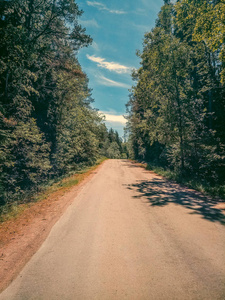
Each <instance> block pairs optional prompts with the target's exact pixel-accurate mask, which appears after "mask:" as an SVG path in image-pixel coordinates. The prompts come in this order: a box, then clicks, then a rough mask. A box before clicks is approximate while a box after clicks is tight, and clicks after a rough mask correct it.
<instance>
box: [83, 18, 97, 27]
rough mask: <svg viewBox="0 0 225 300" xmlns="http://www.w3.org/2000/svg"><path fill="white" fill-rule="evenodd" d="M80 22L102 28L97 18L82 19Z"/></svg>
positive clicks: (85, 25) (87, 25) (86, 25)
mask: <svg viewBox="0 0 225 300" xmlns="http://www.w3.org/2000/svg"><path fill="white" fill-rule="evenodd" d="M80 23H81V25H83V26H84V27H96V28H100V26H99V25H98V23H97V21H96V20H95V19H92V20H80Z"/></svg>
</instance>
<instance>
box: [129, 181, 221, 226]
mask: <svg viewBox="0 0 225 300" xmlns="http://www.w3.org/2000/svg"><path fill="white" fill-rule="evenodd" d="M128 189H131V190H135V191H136V192H137V195H136V196H134V198H143V197H144V198H145V199H147V201H148V202H149V203H150V204H151V206H158V207H160V206H165V205H168V204H169V203H175V204H177V205H182V206H185V207H186V208H187V209H190V210H191V211H192V212H191V214H198V215H201V216H202V217H203V218H204V219H206V220H208V221H211V222H216V221H217V222H220V223H221V224H223V225H225V215H224V214H223V210H222V209H220V208H217V207H216V205H217V204H219V202H220V200H217V199H212V198H209V197H205V196H203V195H201V194H200V193H198V192H195V191H192V190H190V189H188V188H186V187H183V186H181V185H179V184H176V183H171V182H169V181H167V180H164V179H163V178H157V177H156V178H153V179H152V180H150V181H143V180H140V181H137V183H136V184H131V185H128Z"/></svg>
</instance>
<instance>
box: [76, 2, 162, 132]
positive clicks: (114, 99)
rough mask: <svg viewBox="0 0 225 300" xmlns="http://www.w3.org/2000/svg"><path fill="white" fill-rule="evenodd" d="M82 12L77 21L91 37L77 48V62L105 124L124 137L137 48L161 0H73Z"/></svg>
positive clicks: (136, 63)
mask: <svg viewBox="0 0 225 300" xmlns="http://www.w3.org/2000/svg"><path fill="white" fill-rule="evenodd" d="M76 2H77V4H78V6H79V8H80V9H82V10H83V11H84V13H83V15H82V17H81V18H80V19H79V23H80V24H81V25H82V26H83V27H85V28H86V33H87V34H89V35H90V36H91V37H92V38H93V43H92V45H91V46H89V47H88V48H82V49H81V50H80V51H79V54H78V59H79V62H80V64H81V66H82V68H83V70H84V72H85V73H86V74H87V76H88V78H89V88H91V89H92V97H93V99H94V100H95V101H94V103H93V106H94V107H95V108H97V109H99V111H100V112H103V113H104V115H105V117H106V125H107V127H108V128H110V127H112V128H113V129H114V130H117V131H118V132H119V134H120V136H121V137H122V136H123V127H124V126H125V122H126V120H125V119H124V117H123V116H124V115H125V114H126V106H125V105H126V103H127V102H128V101H129V94H130V91H129V90H130V89H131V87H132V85H133V84H134V82H133V81H132V77H131V73H132V70H134V69H137V68H139V67H140V59H139V58H138V57H137V56H136V51H137V50H141V51H142V43H143V38H144V34H145V33H146V32H148V31H150V30H151V29H152V28H153V27H154V25H155V20H156V18H157V14H158V12H159V11H160V8H161V6H162V5H163V0H139V1H137V0H123V1H121V0H113V1H112V0H99V1H92V0H76Z"/></svg>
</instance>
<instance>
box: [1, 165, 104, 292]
mask: <svg viewBox="0 0 225 300" xmlns="http://www.w3.org/2000/svg"><path fill="white" fill-rule="evenodd" d="M101 163H102V161H101V162H100V166H99V163H98V164H97V165H95V166H93V167H91V168H89V169H88V170H85V171H83V172H82V173H80V174H76V175H73V176H71V177H69V178H66V179H63V180H62V181H61V182H59V183H57V184H55V185H53V186H52V187H50V188H49V189H48V190H46V191H45V192H44V193H42V194H40V197H39V200H38V201H37V202H32V203H29V204H21V205H18V206H15V207H14V211H11V212H10V214H9V216H7V215H5V216H4V222H1V223H0V249H1V250H0V292H1V291H2V290H3V289H4V288H6V286H7V285H8V284H9V283H10V282H11V281H12V280H13V279H14V278H15V277H16V276H17V275H18V274H19V272H20V270H21V269H22V268H23V266H24V265H25V264H26V263H27V262H28V260H29V259H30V258H31V257H32V255H33V254H34V253H35V252H36V251H37V250H38V248H39V247H40V246H41V244H42V242H43V241H44V240H45V239H46V237H47V236H48V234H49V232H50V230H51V228H52V227H53V225H54V224H55V223H56V222H57V220H58V219H59V218H60V217H61V215H62V214H63V213H64V212H65V210H66V209H67V207H68V206H69V205H70V204H71V203H72V202H73V201H74V198H75V196H76V195H77V193H78V191H79V190H80V189H81V187H82V186H83V185H84V184H85V183H86V182H87V181H88V180H90V179H91V177H92V176H93V175H94V174H95V173H96V172H97V169H98V168H100V167H101ZM79 183H80V184H79ZM1 221H3V220H1Z"/></svg>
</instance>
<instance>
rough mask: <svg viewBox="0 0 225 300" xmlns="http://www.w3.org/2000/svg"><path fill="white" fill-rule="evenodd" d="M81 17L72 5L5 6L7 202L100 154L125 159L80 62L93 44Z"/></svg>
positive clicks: (0, 13)
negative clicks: (81, 54) (94, 103)
mask: <svg viewBox="0 0 225 300" xmlns="http://www.w3.org/2000/svg"><path fill="white" fill-rule="evenodd" d="M81 14H82V11H80V10H79V8H78V6H77V4H76V3H75V2H74V1H73V0H45V1H43V0H23V1H21V0H10V1H6V0H1V1H0V195H1V196H0V198H1V199H0V202H1V204H6V203H9V204H10V203H12V202H15V201H19V200H21V199H23V200H24V199H25V198H24V197H25V196H26V195H27V193H28V192H29V193H33V192H34V191H38V189H39V188H40V186H41V184H42V183H44V182H45V183H46V182H47V181H48V180H50V179H52V178H59V177H60V176H65V174H69V173H70V172H72V171H76V170H77V169H78V168H80V167H81V166H83V165H91V164H93V163H94V162H95V161H96V159H97V158H98V157H99V156H100V155H107V156H109V157H112V158H115V157H117V158H118V157H120V156H121V150H122V146H121V143H122V142H121V139H120V138H119V136H118V133H117V132H114V131H113V130H110V131H107V129H106V126H105V124H104V122H103V117H102V116H101V115H100V114H99V113H98V111H97V110H95V109H93V108H92V107H91V102H92V101H93V99H92V98H91V91H90V90H89V88H88V78H87V76H86V74H85V73H84V72H83V71H82V68H81V66H80V64H79V62H78V60H77V51H78V50H79V49H80V48H81V47H86V46H88V45H89V44H90V43H91V41H92V39H91V37H90V36H88V35H87V34H86V33H85V29H84V28H82V27H81V26H80V25H79V23H78V18H79V17H80V16H81Z"/></svg>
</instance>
